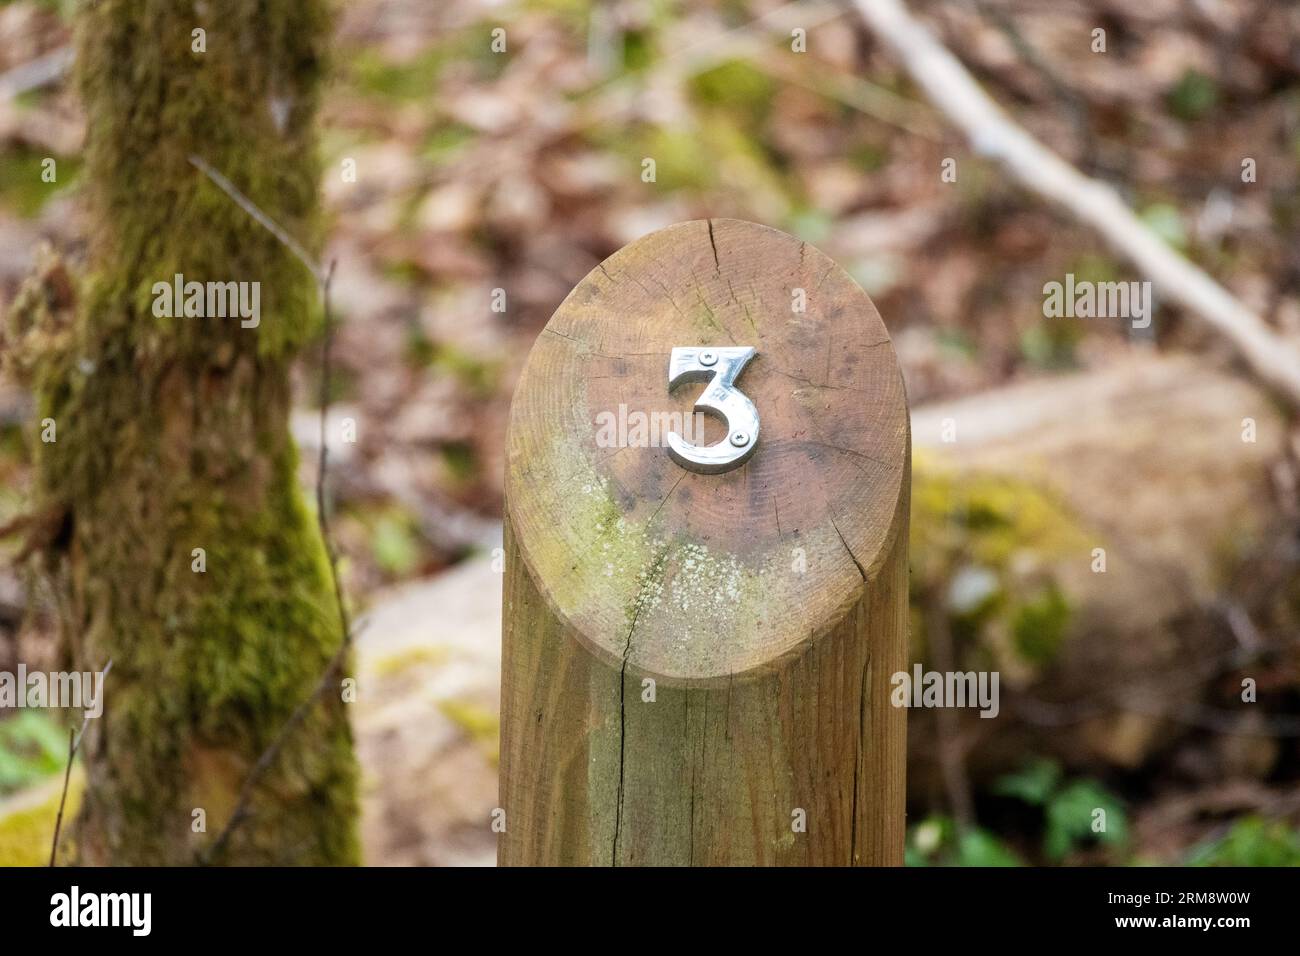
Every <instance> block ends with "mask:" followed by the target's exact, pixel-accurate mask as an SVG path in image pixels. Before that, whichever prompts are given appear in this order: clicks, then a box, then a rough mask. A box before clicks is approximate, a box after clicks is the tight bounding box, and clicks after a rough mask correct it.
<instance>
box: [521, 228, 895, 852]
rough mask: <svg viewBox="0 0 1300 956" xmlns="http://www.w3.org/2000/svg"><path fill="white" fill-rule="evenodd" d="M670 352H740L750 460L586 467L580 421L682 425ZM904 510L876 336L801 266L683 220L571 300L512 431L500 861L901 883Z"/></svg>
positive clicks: (835, 285)
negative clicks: (801, 867)
mask: <svg viewBox="0 0 1300 956" xmlns="http://www.w3.org/2000/svg"><path fill="white" fill-rule="evenodd" d="M797 290H803V295H806V309H805V310H803V311H800V310H799V309H798V308H797V305H798V302H799V298H800V293H799V292H798V291H797ZM693 345H694V346H703V345H713V346H723V345H753V346H755V347H756V348H757V349H758V355H757V357H756V358H755V359H754V360H753V361H752V362H751V363H750V365H749V367H748V368H747V369H746V370H745V372H744V374H743V375H742V376H741V377H740V379H739V381H738V386H739V388H740V389H741V390H742V391H743V392H744V393H745V394H746V395H748V396H749V397H750V398H751V399H752V400H753V401H754V402H755V404H756V405H757V407H758V409H759V413H760V415H761V416H762V438H761V439H760V444H759V447H758V449H757V451H756V452H755V454H754V456H753V457H752V458H751V459H750V460H749V461H748V462H747V463H746V464H745V465H743V466H742V467H740V468H737V469H735V470H733V471H730V472H727V473H724V474H721V475H699V474H694V473H691V472H687V471H684V470H683V469H682V468H680V467H679V466H678V465H676V464H675V463H674V462H672V461H671V460H670V458H669V457H668V454H667V449H666V448H663V447H624V448H618V447H615V448H608V447H600V445H599V444H598V442H597V431H598V429H597V417H598V416H599V415H600V413H601V412H610V413H614V414H617V413H618V410H619V406H620V405H623V406H625V409H624V414H628V413H632V412H645V413H653V412H671V411H677V412H680V413H684V414H687V413H689V412H690V409H691V405H692V402H693V400H694V398H695V397H696V396H697V395H698V394H699V391H700V387H699V386H691V387H686V388H681V389H678V390H676V391H675V392H674V393H673V394H671V395H670V394H669V393H668V389H667V366H668V356H669V353H670V351H671V349H672V348H673V347H674V346H693ZM722 436H723V432H722V427H721V425H720V424H717V425H716V427H713V428H712V430H710V431H707V432H706V435H705V438H704V440H703V443H711V442H714V441H717V440H719V439H720V438H721V437H722ZM696 441H697V442H699V441H700V440H699V439H698V437H697V438H696ZM909 486H910V435H909V428H908V416H907V407H906V400H905V396H904V391H903V383H902V378H901V375H900V373H899V370H898V366H897V360H896V358H895V355H894V351H893V348H892V346H891V344H890V342H889V337H888V335H887V334H886V332H885V328H884V325H883V323H882V322H881V320H880V316H879V314H878V313H877V312H876V309H875V307H874V306H873V305H872V304H871V301H870V300H869V299H868V298H867V296H866V294H865V293H864V292H863V291H862V290H861V289H860V288H859V287H858V286H857V285H856V284H855V283H854V282H853V281H852V279H850V278H849V277H848V275H847V274H845V273H844V272H843V271H842V270H841V269H840V268H839V267H838V266H836V265H835V264H834V263H833V262H831V261H830V260H829V259H827V258H826V257H825V256H824V255H822V254H821V253H820V252H818V251H817V250H816V249H813V248H812V247H810V246H807V245H806V244H804V243H802V242H800V241H799V240H797V239H794V238H792V237H790V236H787V235H785V234H783V233H780V232H776V231H774V230H771V229H767V228H764V227H761V226H756V225H753V224H750V223H743V222H738V221H734V220H710V221H696V222H688V223H682V224H680V225H677V226H673V227H671V228H669V229H665V230H662V231H660V232H657V233H654V234H652V235H650V236H647V237H645V238H643V239H641V240H639V241H637V242H635V243H633V244H631V245H630V246H628V247H626V248H624V249H623V250H621V251H620V252H618V253H617V254H615V255H614V256H612V257H610V259H608V260H607V261H606V262H604V263H603V264H602V265H601V266H599V267H598V268H597V269H596V270H594V271H593V272H592V273H591V274H590V275H588V276H587V277H586V278H585V279H584V280H583V281H582V282H581V283H579V285H578V286H577V287H576V288H575V289H574V290H573V292H572V293H571V294H570V295H569V297H568V298H567V299H566V300H565V302H564V303H563V304H562V305H561V306H560V308H559V310H558V311H557V312H556V314H555V316H554V317H553V318H552V319H551V321H550V323H549V324H548V326H547V328H546V329H545V330H544V331H543V333H542V334H541V336H540V337H539V338H538V341H537V343H536V345H535V346H534V348H533V351H532V353H531V355H530V356H529V359H528V362H527V365H526V367H525V369H524V372H523V374H522V376H521V379H520V382H519V385H518V389H517V392H516V395H515V400H514V405H513V408H512V413H511V426H510V433H509V438H508V463H507V478H506V498H507V516H506V576H505V609H504V621H503V676H502V743H501V805H502V808H503V809H504V810H505V812H506V830H505V832H504V833H503V834H502V835H501V842H500V852H499V860H500V862H501V863H502V864H539V863H550V864H597V865H609V864H614V865H625V864H697V865H698V864H751V863H753V864H782V865H793V864H851V863H854V864H898V863H901V861H902V842H903V773H904V737H905V712H904V711H902V710H898V709H895V708H892V707H891V706H890V705H889V701H888V697H889V677H890V675H891V674H893V673H894V672H896V671H899V670H903V669H904V668H905V657H906V628H907V523H908V501H909ZM651 690H652V691H653V700H650V699H648V698H649V697H650V696H651ZM801 817H802V818H805V819H806V828H800V827H799V826H798V822H799V820H800V818H801Z"/></svg>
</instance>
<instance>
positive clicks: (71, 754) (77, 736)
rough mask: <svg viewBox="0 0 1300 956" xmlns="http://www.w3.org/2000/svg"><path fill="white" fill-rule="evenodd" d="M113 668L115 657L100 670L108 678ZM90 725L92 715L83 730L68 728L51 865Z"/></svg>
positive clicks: (82, 724) (53, 862)
mask: <svg viewBox="0 0 1300 956" xmlns="http://www.w3.org/2000/svg"><path fill="white" fill-rule="evenodd" d="M112 669H113V659H112V658H109V661H108V663H107V664H105V665H104V669H103V670H102V671H100V674H101V675H102V677H104V678H107V677H108V672H109V671H111V670H112ZM99 692H100V694H101V695H102V694H103V693H104V687H103V685H102V684H101V685H100V688H99ZM89 726H90V717H89V715H87V716H86V717H83V718H82V719H81V730H73V728H71V727H69V728H68V765H67V766H66V767H64V768H63V792H62V793H61V794H60V795H59V814H58V816H56V817H55V818H54V839H53V840H51V841H50V866H55V865H57V864H56V863H55V857H56V855H57V854H58V852H59V833H60V832H61V831H62V830H63V809H64V807H65V806H66V805H67V803H68V782H69V781H70V780H71V779H72V761H73V760H74V759H76V756H77V751H78V750H79V749H81V740H82V738H83V737H85V736H86V728H87V727H89Z"/></svg>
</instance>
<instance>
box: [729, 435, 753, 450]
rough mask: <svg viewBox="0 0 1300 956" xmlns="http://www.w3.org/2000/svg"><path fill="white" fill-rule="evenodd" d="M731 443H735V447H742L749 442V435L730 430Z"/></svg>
mask: <svg viewBox="0 0 1300 956" xmlns="http://www.w3.org/2000/svg"><path fill="white" fill-rule="evenodd" d="M731 443H732V444H733V445H735V446H736V447H737V448H744V447H745V446H746V445H748V444H749V436H748V435H746V434H745V433H744V432H732V433H731Z"/></svg>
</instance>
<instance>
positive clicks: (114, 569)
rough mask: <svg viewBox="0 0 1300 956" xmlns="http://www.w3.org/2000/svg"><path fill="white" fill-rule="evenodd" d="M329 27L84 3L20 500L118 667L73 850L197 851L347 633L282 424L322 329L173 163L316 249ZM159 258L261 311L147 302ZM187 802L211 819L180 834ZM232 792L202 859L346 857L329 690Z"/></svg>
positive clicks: (228, 0)
mask: <svg viewBox="0 0 1300 956" xmlns="http://www.w3.org/2000/svg"><path fill="white" fill-rule="evenodd" d="M327 26H328V16H327V11H326V4H325V3H324V2H321V0H289V2H284V3H275V4H262V5H250V4H246V3H240V2H236V0H213V2H209V3H208V4H206V5H204V6H203V7H201V8H192V7H189V6H186V5H177V4H174V3H170V2H164V0H105V2H101V3H97V4H93V5H88V6H86V7H85V8H83V11H82V13H81V19H80V22H79V29H78V56H77V65H78V73H79V81H80V88H81V91H82V95H83V98H84V100H85V105H86V114H87V117H88V141H87V152H86V156H87V162H86V188H87V193H88V199H89V203H90V209H91V213H92V217H91V218H92V222H93V224H94V226H93V233H92V236H91V245H90V249H91V252H90V263H91V268H90V273H89V276H88V278H87V280H86V281H85V283H84V289H83V294H82V296H81V299H80V307H79V308H78V309H77V312H76V317H75V324H74V326H73V328H72V330H71V333H70V335H69V336H68V339H67V341H65V342H63V343H61V344H60V347H58V348H50V349H47V350H45V351H44V352H43V353H42V355H41V356H40V361H39V362H38V363H37V364H36V367H35V369H34V373H35V374H34V378H35V386H36V392H37V396H38V405H39V413H38V418H41V417H50V418H53V419H54V420H55V421H56V422H57V423H58V440H57V442H55V443H49V444H36V446H35V447H36V466H37V475H38V495H39V496H40V498H41V499H42V501H41V502H40V505H41V507H43V508H51V507H57V508H61V509H63V511H64V513H65V515H66V518H65V521H64V523H63V532H62V534H61V535H60V536H59V537H57V538H56V539H55V540H53V541H52V542H50V545H49V547H48V548H47V549H46V558H47V561H46V564H47V567H48V568H50V569H52V570H54V571H55V580H56V581H57V582H58V593H59V596H60V599H61V603H62V605H63V608H62V610H63V615H64V619H65V620H66V622H67V637H68V640H69V644H70V646H71V648H72V650H73V651H74V655H75V657H76V659H77V664H78V666H80V667H86V668H92V667H93V668H99V667H102V666H103V664H104V662H105V661H106V660H108V659H109V658H111V659H112V660H113V671H112V673H111V675H110V677H109V680H108V682H107V685H106V691H105V693H106V707H107V713H106V719H105V720H104V721H103V722H102V723H101V724H100V726H99V727H98V728H97V730H99V731H100V732H101V733H102V734H103V737H102V742H96V743H95V745H94V746H92V747H91V748H90V749H89V750H88V752H87V790H86V795H85V800H84V804H83V811H82V815H81V818H80V820H79V827H78V828H79V834H78V835H79V844H80V847H81V850H82V853H83V856H84V858H85V859H86V860H87V861H89V862H101V863H103V862H111V863H117V864H121V863H146V864H157V863H188V862H193V861H194V860H195V859H196V858H197V857H198V856H199V854H201V853H202V852H203V850H204V848H205V847H206V845H207V843H208V841H209V840H210V839H211V836H212V832H215V831H216V830H217V829H218V828H220V827H221V826H223V825H224V823H225V821H226V819H227V817H228V815H229V813H230V811H231V810H232V809H233V808H234V805H235V801H236V795H237V794H238V791H239V788H240V786H241V784H242V782H243V780H244V778H245V776H246V775H247V772H248V770H249V768H250V767H251V766H252V765H253V763H254V761H256V760H257V758H258V756H259V755H260V754H261V753H262V752H263V750H264V749H265V748H266V747H267V745H268V744H269V743H270V742H271V741H272V740H273V739H274V738H275V736H276V735H277V734H278V732H279V730H280V728H281V727H282V726H283V724H284V722H285V720H286V719H287V718H288V716H289V714H290V713H291V712H292V711H293V710H294V708H295V707H296V706H297V705H298V703H299V702H300V701H302V700H303V699H304V698H306V697H307V696H308V695H309V694H310V693H311V691H312V689H313V688H314V686H315V684H316V682H317V680H318V679H319V677H320V675H321V673H322V672H323V671H324V670H325V667H326V664H327V663H328V661H329V660H330V658H331V657H332V656H333V654H334V653H335V651H336V649H337V647H338V645H339V642H340V640H341V629H340V622H339V619H338V614H337V611H336V609H335V605H334V595H333V592H332V585H331V578H330V573H329V567H328V562H327V557H326V554H325V550H324V546H323V542H322V540H321V537H320V534H319V531H318V529H317V527H316V523H315V520H314V518H313V516H312V515H311V513H310V512H309V511H308V510H307V508H306V507H305V505H304V502H303V500H302V497H301V492H300V490H299V488H298V486H297V479H296V467H297V454H296V451H295V449H294V447H293V445H292V442H291V441H290V439H289V437H288V427H287V424H288V412H289V403H290V393H289V382H288V363H289V362H290V361H291V360H292V358H293V357H294V354H295V351H296V350H297V349H298V348H299V347H300V346H301V345H303V344H304V343H305V342H306V341H308V339H309V338H310V337H311V336H312V334H313V333H314V332H315V331H316V326H317V321H318V318H317V316H318V313H317V309H316V304H315V298H314V283H313V279H312V277H311V275H310V274H309V273H308V272H307V271H306V270H305V269H304V267H303V265H302V264H301V263H299V262H298V261H297V260H295V259H294V258H293V257H292V255H291V254H290V253H289V252H288V250H286V249H285V248H284V247H282V246H281V245H280V244H279V243H278V242H277V240H276V239H275V238H274V237H272V236H271V235H270V234H269V233H267V232H266V230H264V229H263V228H262V227H261V226H260V225H258V224H257V223H256V222H254V221H253V219H251V218H250V217H249V215H248V213H246V212H245V211H244V210H242V209H240V208H239V207H238V206H237V205H236V204H235V203H234V202H232V201H231V199H230V198H229V197H227V196H226V195H225V194H224V193H222V192H221V191H220V190H219V189H218V188H217V187H215V186H214V185H213V184H212V183H210V182H209V181H208V180H207V179H205V177H204V176H203V175H202V174H201V173H200V172H199V171H198V170H197V169H196V168H195V167H194V166H193V165H192V164H191V163H190V159H189V158H190V156H191V155H197V156H200V157H201V158H203V159H204V160H205V161H206V162H208V163H209V164H210V165H211V166H212V167H214V168H216V169H218V170H220V171H221V172H222V173H223V174H224V175H225V176H226V177H228V178H229V179H230V180H231V181H232V182H233V183H235V184H236V186H237V187H238V188H239V189H240V190H241V191H243V192H244V193H245V194H246V195H248V196H249V197H250V198H251V199H252V201H253V202H254V203H256V204H257V205H258V206H259V207H260V208H261V209H263V210H265V211H266V212H267V213H268V214H269V215H270V216H271V217H272V218H273V219H275V220H276V221H277V222H279V223H280V224H281V225H283V226H284V227H285V228H286V229H287V230H288V231H289V232H290V233H291V234H293V235H295V236H297V237H299V238H300V239H302V240H303V241H305V242H306V243H307V244H308V245H309V246H310V245H311V244H312V240H313V238H314V236H315V233H316V231H317V220H318V209H317V202H316V183H317V176H318V165H317V161H316V158H315V147H316V143H315V133H314V129H313V122H314V116H315V107H316V96H317V84H318V80H319V78H320V76H321V72H322V68H323V53H324V45H325V42H326V38H327V35H328V31H327ZM195 29H203V30H205V31H206V38H205V40H206V51H205V52H201V53H199V52H194V51H193V50H192V42H193V34H192V31H194V30H195ZM176 273H181V274H183V275H184V276H185V278H186V279H187V280H197V281H202V282H207V281H223V282H224V281H239V282H258V283H260V290H261V322H260V325H259V326H258V327H256V328H255V329H253V328H242V327H241V325H240V322H239V319H238V318H215V317H210V318H197V317H176V318H168V317H166V316H158V315H155V314H154V309H153V293H152V288H153V285H154V283H156V282H167V281H170V280H171V278H172V276H173V275H175V274H176ZM198 548H201V549H203V552H204V554H203V562H204V564H205V565H206V569H205V570H204V571H202V572H199V571H196V570H194V566H195V561H196V560H197V559H196V557H195V552H194V549H198ZM200 808H201V809H203V810H204V811H205V812H206V818H207V820H206V822H207V827H208V830H209V831H210V832H198V833H196V832H194V830H195V827H194V826H192V824H193V822H194V814H193V811H194V810H196V809H200ZM251 809H252V813H251V815H250V816H249V817H248V819H247V820H246V822H245V823H244V824H243V825H242V826H241V827H240V828H239V829H238V830H237V831H236V833H235V835H234V837H233V839H232V840H231V841H230V844H229V847H228V850H227V852H226V853H225V854H224V855H223V856H222V857H221V859H220V860H219V861H218V862H229V863H248V864H253V863H284V864H330V863H354V862H357V860H358V858H359V854H358V844H357V838H356V833H355V814H356V768H355V763H354V759H353V756H352V746H351V733H350V729H349V727H348V723H347V719H346V716H345V714H344V711H343V704H342V701H341V700H340V696H339V695H338V694H326V695H324V697H323V699H322V701H321V702H320V703H319V704H318V705H317V706H316V707H315V708H314V709H313V710H312V712H311V714H310V716H309V717H308V718H307V719H306V721H305V722H304V723H303V725H301V726H300V727H299V728H297V730H296V731H295V732H294V733H293V735H292V736H291V737H290V739H289V741H288V743H287V745H286V746H285V748H284V750H283V752H282V753H281V755H280V757H279V759H278V760H277V762H276V764H275V765H274V767H273V769H272V770H271V771H270V772H269V773H268V774H267V776H266V777H265V778H264V779H263V783H262V785H261V786H260V787H259V788H258V790H257V793H256V795H255V797H254V799H253V804H252V808H251Z"/></svg>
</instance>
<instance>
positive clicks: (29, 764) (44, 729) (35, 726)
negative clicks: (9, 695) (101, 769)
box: [0, 710, 68, 796]
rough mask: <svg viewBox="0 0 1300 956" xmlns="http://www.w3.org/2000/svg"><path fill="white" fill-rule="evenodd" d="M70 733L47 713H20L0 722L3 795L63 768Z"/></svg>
mask: <svg viewBox="0 0 1300 956" xmlns="http://www.w3.org/2000/svg"><path fill="white" fill-rule="evenodd" d="M67 754H68V738H67V732H66V731H64V730H62V729H61V728H60V727H59V726H58V725H57V724H56V723H55V721H54V720H53V719H51V717H50V716H49V715H48V714H45V713H42V712H41V711H38V710H20V711H18V713H17V716H14V717H11V718H9V719H8V720H0V796H3V795H7V794H10V793H13V792H14V791H15V790H21V789H22V788H23V787H26V786H27V785H28V784H31V783H33V782H35V781H37V780H39V779H41V778H42V777H45V776H49V775H50V774H52V773H57V772H58V771H60V770H62V769H63V763H64V761H65V760H66V759H67Z"/></svg>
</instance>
